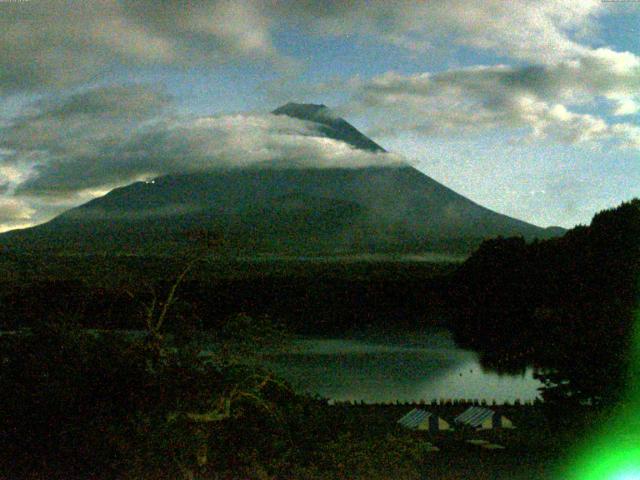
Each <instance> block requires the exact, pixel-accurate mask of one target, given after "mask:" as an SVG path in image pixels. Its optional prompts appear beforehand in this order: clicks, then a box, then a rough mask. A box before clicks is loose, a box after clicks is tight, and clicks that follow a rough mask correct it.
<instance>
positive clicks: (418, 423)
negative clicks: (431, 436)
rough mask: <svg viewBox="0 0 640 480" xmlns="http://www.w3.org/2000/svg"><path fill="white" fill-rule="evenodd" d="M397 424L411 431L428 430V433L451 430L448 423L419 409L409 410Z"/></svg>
mask: <svg viewBox="0 0 640 480" xmlns="http://www.w3.org/2000/svg"><path fill="white" fill-rule="evenodd" d="M398 423H399V424H400V425H402V426H403V427H406V428H410V429H411V430H428V431H430V432H439V431H442V430H451V425H449V423H448V422H446V421H445V420H443V419H442V418H440V417H438V416H437V415H434V414H433V413H430V412H427V411H426V410H422V409H419V408H414V409H413V410H411V411H410V412H409V413H407V414H406V415H405V416H404V417H402V418H401V419H400V420H398Z"/></svg>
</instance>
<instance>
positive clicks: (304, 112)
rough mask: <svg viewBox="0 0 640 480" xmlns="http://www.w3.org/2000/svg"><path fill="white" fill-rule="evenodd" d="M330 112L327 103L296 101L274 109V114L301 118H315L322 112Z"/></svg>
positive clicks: (323, 113) (322, 114) (322, 113)
mask: <svg viewBox="0 0 640 480" xmlns="http://www.w3.org/2000/svg"><path fill="white" fill-rule="evenodd" d="M327 113H329V109H328V108H327V106H326V105H323V104H319V105H318V104H315V103H295V102H289V103H287V104H285V105H282V106H281V107H278V108H276V109H275V110H274V111H273V114H274V115H287V116H288V117H294V118H299V119H301V120H314V118H315V117H316V116H317V115H318V114H320V115H321V116H328V115H326V114H327Z"/></svg>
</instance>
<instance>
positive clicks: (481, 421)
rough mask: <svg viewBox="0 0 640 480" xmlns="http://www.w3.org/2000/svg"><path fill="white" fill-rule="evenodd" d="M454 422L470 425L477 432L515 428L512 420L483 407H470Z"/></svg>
mask: <svg viewBox="0 0 640 480" xmlns="http://www.w3.org/2000/svg"><path fill="white" fill-rule="evenodd" d="M453 421H454V422H455V423H459V424H461V425H468V426H469V427H472V428H475V429H476V430H490V429H492V428H515V427H514V425H513V423H512V422H511V420H509V419H508V418H507V417H505V416H504V415H500V414H499V413H497V412H494V411H493V410H491V409H490V408H483V407H470V408H468V409H467V410H465V411H464V412H463V413H461V414H460V415H458V416H457V417H456V418H455V419H454V420H453Z"/></svg>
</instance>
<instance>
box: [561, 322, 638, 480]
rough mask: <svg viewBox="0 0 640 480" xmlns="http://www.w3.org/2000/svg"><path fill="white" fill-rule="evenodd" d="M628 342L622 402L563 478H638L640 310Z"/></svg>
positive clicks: (636, 479)
mask: <svg viewBox="0 0 640 480" xmlns="http://www.w3.org/2000/svg"><path fill="white" fill-rule="evenodd" d="M632 345H633V346H632V351H631V352H629V353H630V355H632V359H631V363H630V368H629V373H628V375H629V380H628V382H629V388H628V391H627V394H626V397H625V401H624V402H622V404H621V406H620V407H619V408H618V410H617V412H616V413H615V415H614V416H613V418H612V419H611V420H608V421H607V422H606V424H605V425H602V426H600V428H599V430H598V433H597V434H596V436H595V439H594V440H592V441H590V442H589V444H588V445H587V446H586V448H583V450H582V452H581V453H580V455H578V461H577V462H575V464H574V465H573V466H572V468H571V470H570V471H569V472H567V473H568V474H567V477H566V478H569V479H571V480H640V310H639V311H638V312H637V313H636V322H635V328H634V334H633V343H632Z"/></svg>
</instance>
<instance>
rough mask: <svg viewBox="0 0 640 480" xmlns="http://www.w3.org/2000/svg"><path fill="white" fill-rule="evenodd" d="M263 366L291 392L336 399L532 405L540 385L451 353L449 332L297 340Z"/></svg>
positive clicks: (453, 347) (525, 376) (468, 356)
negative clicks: (295, 390) (472, 400)
mask: <svg viewBox="0 0 640 480" xmlns="http://www.w3.org/2000/svg"><path fill="white" fill-rule="evenodd" d="M266 361H267V365H268V366H269V367H270V368H271V369H272V370H274V371H275V372H277V373H278V374H280V375H281V376H282V377H284V378H285V379H287V380H288V381H289V382H291V384H292V385H293V386H294V388H296V389H297V390H298V391H305V392H308V393H311V394H318V395H320V396H322V397H325V398H329V399H331V400H338V401H346V400H350V401H361V400H362V401H365V402H367V403H375V402H393V401H396V400H400V401H419V400H426V401H431V400H433V399H441V398H444V399H449V398H451V399H479V400H486V401H487V402H489V403H491V402H492V401H493V400H496V401H497V402H498V403H501V402H504V401H510V402H513V401H514V400H516V399H520V400H522V401H526V400H533V399H535V398H536V397H538V391H537V389H538V387H539V386H540V385H541V384H540V382H538V381H537V380H535V379H534V378H533V376H532V371H531V370H528V371H526V372H525V373H524V374H523V375H520V376H511V375H498V374H496V373H492V372H486V371H484V370H483V369H482V367H481V366H480V364H479V362H478V357H477V355H476V354H475V353H473V352H470V351H466V350H462V349H460V348H458V347H457V346H456V345H455V344H454V342H453V340H452V338H451V335H450V334H449V332H447V331H446V330H432V331H429V332H423V333H420V334H395V335H392V336H391V338H390V337H389V335H388V334H385V335H382V334H377V335H376V334H361V335H354V336H351V337H349V338H301V339H297V340H295V341H294V342H293V345H292V346H291V348H290V349H288V350H287V352H285V353H280V354H274V355H269V356H268V357H267V359H266Z"/></svg>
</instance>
